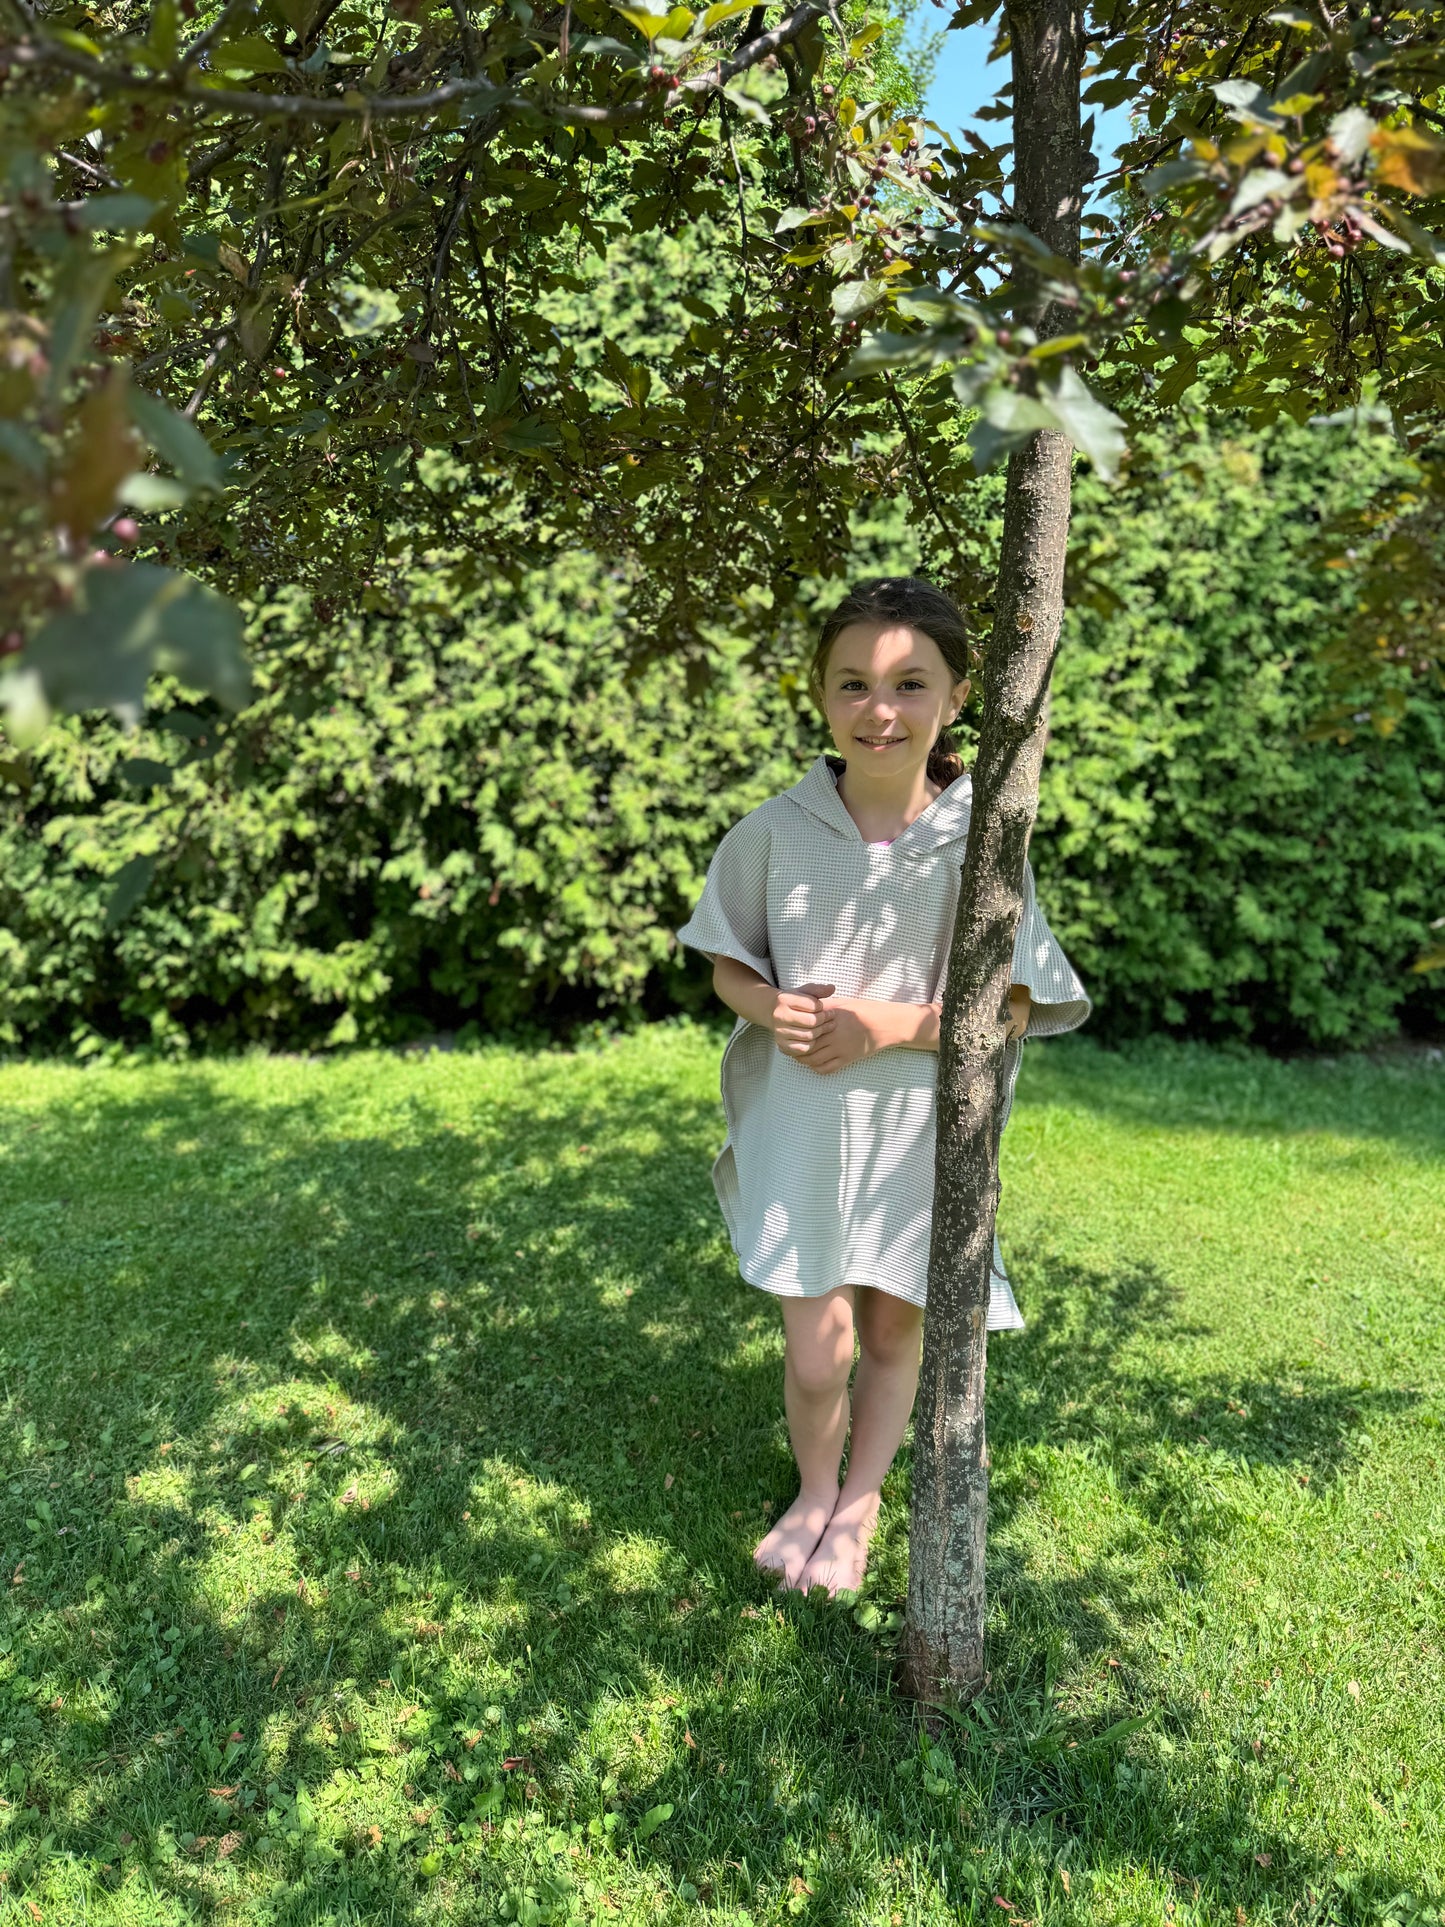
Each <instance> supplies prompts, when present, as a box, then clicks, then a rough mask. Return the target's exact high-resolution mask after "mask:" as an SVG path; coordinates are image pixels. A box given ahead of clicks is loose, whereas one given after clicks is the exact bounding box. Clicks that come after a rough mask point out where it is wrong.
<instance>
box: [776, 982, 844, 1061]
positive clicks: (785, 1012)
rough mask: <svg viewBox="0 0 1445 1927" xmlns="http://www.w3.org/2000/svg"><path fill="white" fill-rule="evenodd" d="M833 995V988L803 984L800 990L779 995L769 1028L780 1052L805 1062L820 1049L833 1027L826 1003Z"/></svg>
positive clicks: (783, 991) (784, 991)
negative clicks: (812, 1053) (825, 999)
mask: <svg viewBox="0 0 1445 1927" xmlns="http://www.w3.org/2000/svg"><path fill="white" fill-rule="evenodd" d="M832 994H833V986H832V984H804V985H803V986H802V987H801V989H798V990H780V991H779V992H778V993H777V995H776V997H775V998H774V1000H773V1008H772V1012H771V1015H770V1016H769V1019H768V1026H769V1028H770V1030H771V1031H772V1033H773V1036H774V1038H775V1039H776V1040H777V1045H778V1049H779V1050H780V1051H784V1052H785V1053H786V1054H787V1055H788V1056H789V1057H797V1058H802V1059H806V1058H807V1057H808V1056H809V1054H810V1053H811V1052H812V1051H814V1050H815V1049H817V1047H818V1046H819V1045H820V1044H821V1043H822V1041H823V1039H824V1038H825V1037H826V1036H827V1035H828V1034H829V1032H830V1031H831V1029H832V1026H833V1016H832V1013H831V1012H830V1011H829V1010H827V1009H826V1008H825V1006H824V1002H823V1000H824V998H826V997H831V996H832Z"/></svg>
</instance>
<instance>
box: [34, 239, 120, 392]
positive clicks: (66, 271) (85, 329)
mask: <svg viewBox="0 0 1445 1927" xmlns="http://www.w3.org/2000/svg"><path fill="white" fill-rule="evenodd" d="M134 259H135V251H134V250H133V249H131V248H109V249H106V250H104V251H102V252H100V253H93V252H92V251H91V250H90V248H89V245H88V244H86V247H85V251H84V252H83V253H82V252H80V251H79V249H78V248H71V249H70V250H68V253H67V258H66V260H65V263H64V265H63V267H62V270H61V272H60V274H59V276H58V277H57V285H56V298H55V301H54V304H53V306H52V308H51V313H50V375H49V378H48V380H47V383H46V390H47V393H48V395H49V398H50V400H51V401H52V402H54V401H59V399H60V397H61V395H62V394H63V393H64V392H65V384H66V382H67V381H68V380H69V379H70V372H71V370H72V368H73V367H74V366H75V363H76V361H77V360H78V358H79V356H80V353H81V350H82V349H83V348H85V347H86V346H87V345H88V344H89V341H90V334H91V330H92V329H93V328H94V326H95V320H96V316H97V315H98V314H99V313H100V311H101V309H102V308H104V307H105V306H106V305H107V302H108V299H109V296H110V291H111V283H112V281H113V280H114V279H115V276H116V274H117V273H118V272H119V270H120V269H121V268H123V267H128V266H129V264H130V263H131V262H132V261H133V260H134Z"/></svg>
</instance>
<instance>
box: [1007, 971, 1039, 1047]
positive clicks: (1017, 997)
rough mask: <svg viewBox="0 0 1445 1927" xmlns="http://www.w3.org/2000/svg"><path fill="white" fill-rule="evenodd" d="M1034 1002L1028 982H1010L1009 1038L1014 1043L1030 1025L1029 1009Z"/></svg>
mask: <svg viewBox="0 0 1445 1927" xmlns="http://www.w3.org/2000/svg"><path fill="white" fill-rule="evenodd" d="M1032 1003H1033V999H1032V997H1031V996H1030V995H1029V991H1028V986H1027V985H1026V984H1010V985H1009V993H1008V1039H1009V1042H1010V1043H1013V1042H1014V1041H1015V1039H1017V1038H1019V1037H1022V1036H1023V1034H1024V1032H1025V1031H1026V1030H1027V1029H1028V1027H1029V1009H1030V1007H1031V1005H1032Z"/></svg>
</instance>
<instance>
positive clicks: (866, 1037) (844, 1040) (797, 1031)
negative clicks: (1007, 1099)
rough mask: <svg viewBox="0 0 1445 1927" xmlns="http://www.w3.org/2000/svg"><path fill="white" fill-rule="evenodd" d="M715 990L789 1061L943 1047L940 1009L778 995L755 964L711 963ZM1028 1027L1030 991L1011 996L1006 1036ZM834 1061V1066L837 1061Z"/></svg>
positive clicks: (810, 992) (817, 994)
mask: <svg viewBox="0 0 1445 1927" xmlns="http://www.w3.org/2000/svg"><path fill="white" fill-rule="evenodd" d="M712 982H713V989H714V990H715V991H716V992H717V994H718V996H719V997H720V998H721V999H722V1001H723V1002H724V1003H725V1004H726V1005H727V1007H728V1009H729V1010H733V1011H736V1012H737V1014H738V1016H739V1017H742V1018H745V1019H746V1020H747V1022H748V1023H750V1024H757V1025H759V1026H761V1028H762V1029H764V1030H769V1031H771V1032H772V1033H773V1036H774V1037H775V1038H776V1039H777V1042H778V1047H779V1049H780V1050H785V1051H787V1053H788V1055H789V1056H790V1057H797V1058H800V1059H804V1060H816V1067H817V1068H818V1069H826V1070H837V1069H841V1068H842V1067H843V1065H844V1064H847V1063H856V1061H857V1060H858V1058H860V1057H866V1056H871V1055H872V1054H873V1053H874V1052H875V1051H880V1050H888V1049H891V1048H899V1049H903V1050H933V1051H936V1050H937V1049H938V1020H939V1016H940V1014H941V1013H940V1006H939V1005H937V1004H896V1003H889V1002H884V1001H882V1000H880V999H877V998H871V997H834V996H833V991H832V986H831V984H807V985H805V986H804V987H803V988H802V989H801V990H793V991H782V990H778V989H776V988H775V987H774V986H773V985H772V984H770V983H769V982H768V981H767V979H766V978H765V977H762V976H760V975H759V973H758V972H757V971H756V970H754V969H753V968H752V966H751V965H750V964H745V963H741V962H739V960H738V959H737V958H736V957H714V958H713V973H712ZM1028 1021H1029V993H1028V991H1027V990H1026V989H1025V988H1024V986H1023V985H1022V984H1014V985H1013V986H1012V987H1011V988H1010V990H1009V1035H1010V1037H1021V1036H1022V1035H1023V1033H1024V1030H1025V1028H1026V1027H1027V1025H1028ZM835 1059H836V1060H837V1061H836V1062H835V1061H834V1060H835Z"/></svg>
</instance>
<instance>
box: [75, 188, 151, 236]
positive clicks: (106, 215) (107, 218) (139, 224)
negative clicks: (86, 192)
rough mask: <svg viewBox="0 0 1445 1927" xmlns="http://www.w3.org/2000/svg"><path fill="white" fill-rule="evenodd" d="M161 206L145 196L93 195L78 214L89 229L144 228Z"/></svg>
mask: <svg viewBox="0 0 1445 1927" xmlns="http://www.w3.org/2000/svg"><path fill="white" fill-rule="evenodd" d="M159 206H160V202H159V201H152V200H149V199H147V197H146V196H145V195H144V194H92V195H90V196H89V197H88V198H87V199H86V200H84V201H83V202H82V203H81V205H80V207H79V208H78V209H77V210H76V213H77V217H78V218H79V220H80V221H81V222H82V223H83V224H84V225H85V226H86V227H88V228H143V227H144V226H145V225H146V223H147V222H148V221H149V220H150V218H151V216H152V215H153V214H154V213H155V211H156V209H157V208H158V207H159Z"/></svg>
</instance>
